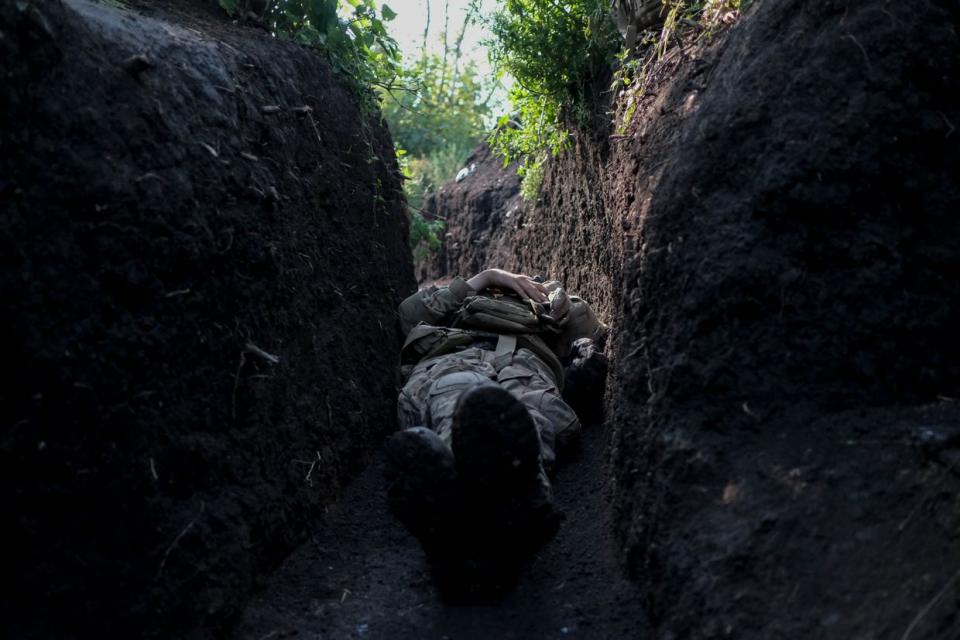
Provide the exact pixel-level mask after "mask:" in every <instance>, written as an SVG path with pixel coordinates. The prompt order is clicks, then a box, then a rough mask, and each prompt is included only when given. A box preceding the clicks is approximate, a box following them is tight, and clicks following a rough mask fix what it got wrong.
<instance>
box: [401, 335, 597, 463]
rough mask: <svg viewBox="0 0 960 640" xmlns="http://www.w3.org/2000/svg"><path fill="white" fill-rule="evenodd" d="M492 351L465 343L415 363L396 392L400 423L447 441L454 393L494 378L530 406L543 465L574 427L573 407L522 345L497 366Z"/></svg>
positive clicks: (457, 394) (552, 458) (576, 427)
mask: <svg viewBox="0 0 960 640" xmlns="http://www.w3.org/2000/svg"><path fill="white" fill-rule="evenodd" d="M495 355H496V354H495V352H494V351H493V350H491V349H484V348H479V347H470V348H467V349H464V350H463V351H459V352H456V353H450V354H446V355H442V356H437V357H435V358H428V359H426V360H423V361H421V362H420V363H418V364H417V365H416V366H415V367H414V369H413V371H412V373H411V374H410V378H409V379H408V380H407V383H406V385H404V387H403V390H402V391H401V392H400V397H399V399H398V403H397V407H398V415H399V418H400V426H401V428H403V429H407V428H410V427H415V426H426V427H428V428H430V429H432V430H433V431H435V432H436V433H438V434H439V435H440V437H441V438H442V439H443V440H444V441H445V442H446V443H447V444H448V445H449V444H451V436H452V429H453V424H452V418H453V409H454V407H455V405H456V403H457V399H458V398H459V397H460V394H461V393H462V392H463V391H464V390H466V389H467V388H469V387H472V386H474V385H477V384H498V385H500V386H501V387H503V388H504V389H506V390H507V391H509V392H510V393H512V394H513V395H514V396H515V397H516V398H517V399H518V400H520V402H522V403H523V405H524V406H525V407H526V408H527V410H528V411H529V412H530V415H531V417H532V418H533V420H534V423H535V424H536V426H537V431H538V433H539V435H540V451H541V461H542V463H543V466H544V468H545V469H547V470H549V469H550V468H551V467H552V465H553V463H554V462H555V460H556V448H557V446H558V445H559V446H562V445H563V444H564V443H566V442H568V441H569V440H570V439H572V438H573V437H574V436H575V435H576V434H577V433H578V432H579V431H580V421H579V420H578V419H577V416H576V414H575V413H574V411H573V409H571V408H570V406H569V405H567V403H565V402H564V401H563V400H562V398H561V397H560V393H559V391H558V390H557V386H556V384H554V382H553V373H552V372H551V371H550V369H549V368H548V367H547V366H546V365H545V364H544V363H543V362H542V361H541V360H540V359H539V358H538V357H537V356H536V355H534V354H533V352H531V351H529V350H528V349H522V348H521V349H518V350H517V351H516V352H515V353H514V354H513V356H512V358H511V360H510V362H509V363H508V364H507V365H506V366H504V367H502V368H501V369H500V370H499V371H497V369H496V367H495V366H494V361H495Z"/></svg>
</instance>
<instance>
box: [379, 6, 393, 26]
mask: <svg viewBox="0 0 960 640" xmlns="http://www.w3.org/2000/svg"><path fill="white" fill-rule="evenodd" d="M380 15H381V16H383V19H384V20H386V21H387V22H390V21H391V20H393V19H394V18H396V17H397V12H396V11H394V10H393V9H391V8H390V6H389V5H383V6H382V7H380Z"/></svg>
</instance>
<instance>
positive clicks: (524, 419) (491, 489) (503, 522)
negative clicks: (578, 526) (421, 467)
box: [452, 385, 560, 547]
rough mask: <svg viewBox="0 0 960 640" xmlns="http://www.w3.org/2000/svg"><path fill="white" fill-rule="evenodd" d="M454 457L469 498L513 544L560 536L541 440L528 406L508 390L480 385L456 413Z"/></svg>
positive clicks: (468, 393) (464, 396)
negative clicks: (514, 542)
mask: <svg viewBox="0 0 960 640" xmlns="http://www.w3.org/2000/svg"><path fill="white" fill-rule="evenodd" d="M452 435H453V453H454V458H455V459H456V465H457V471H458V473H459V477H460V481H461V485H462V487H463V491H464V495H465V497H466V498H467V500H468V501H469V502H470V503H472V504H474V505H476V506H477V508H478V509H479V510H480V511H482V512H485V513H487V514H488V515H489V518H490V523H491V525H492V526H493V527H494V528H495V529H499V530H500V531H501V532H502V533H503V534H507V535H510V536H511V537H513V536H514V535H515V534H519V535H518V537H513V540H514V541H517V540H519V538H520V537H522V538H525V539H526V540H525V541H526V542H527V543H529V544H530V545H531V546H534V547H536V546H539V545H540V544H542V543H543V542H546V541H547V540H548V539H550V537H552V536H553V534H554V533H556V530H557V527H558V526H559V523H560V515H559V514H558V512H557V511H556V509H555V508H554V506H553V501H552V500H551V495H550V485H549V482H548V481H547V479H546V476H545V475H544V474H543V470H542V468H541V465H540V437H539V435H538V433H537V428H536V425H535V424H534V422H533V418H532V417H531V416H530V413H529V412H528V411H527V409H526V407H524V406H523V404H522V403H521V402H520V401H519V400H517V399H516V398H515V397H514V396H513V395H512V394H511V393H510V392H509V391H507V390H505V389H503V388H502V387H498V386H495V385H481V386H477V387H473V388H471V389H468V390H467V391H465V392H464V393H463V394H462V395H461V396H460V398H459V399H458V401H457V405H456V407H455V408H454V411H453V434H452Z"/></svg>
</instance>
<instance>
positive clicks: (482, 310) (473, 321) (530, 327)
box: [451, 295, 562, 335]
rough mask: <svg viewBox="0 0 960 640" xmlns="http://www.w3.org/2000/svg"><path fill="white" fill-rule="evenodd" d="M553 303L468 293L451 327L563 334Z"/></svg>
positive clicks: (499, 332) (512, 332)
mask: <svg viewBox="0 0 960 640" xmlns="http://www.w3.org/2000/svg"><path fill="white" fill-rule="evenodd" d="M549 311H550V305H549V304H546V305H545V304H538V303H536V302H534V301H532V300H521V299H520V298H519V297H517V296H514V295H475V296H467V297H466V298H465V299H464V301H463V303H462V304H461V305H460V308H459V309H458V310H457V311H456V313H455V314H454V317H453V321H452V323H451V326H452V327H454V328H458V329H477V330H480V331H489V332H492V333H497V334H502V333H506V334H534V335H544V334H554V335H556V334H559V333H560V332H561V330H562V329H561V327H560V324H559V323H558V322H557V321H556V320H555V319H554V318H553V317H551V316H550V314H549Z"/></svg>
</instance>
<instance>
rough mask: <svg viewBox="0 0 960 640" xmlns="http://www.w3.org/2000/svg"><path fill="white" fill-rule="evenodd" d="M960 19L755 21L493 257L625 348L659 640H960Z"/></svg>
mask: <svg viewBox="0 0 960 640" xmlns="http://www.w3.org/2000/svg"><path fill="white" fill-rule="evenodd" d="M958 11H960V10H958V7H957V5H956V4H955V3H949V2H923V3H921V2H907V3H890V2H883V1H880V0H877V1H872V2H862V3H856V5H855V6H853V5H850V4H849V3H845V2H835V1H831V0H766V1H765V2H759V3H755V10H754V11H752V12H750V13H749V14H748V15H747V16H745V17H744V18H743V19H742V20H741V21H740V23H739V24H738V25H737V26H735V27H734V28H733V29H732V30H731V31H730V32H728V33H725V34H720V35H718V36H715V37H714V39H713V40H712V41H710V40H707V39H701V40H700V41H699V42H697V43H692V42H691V43H688V44H686V45H684V46H678V47H675V48H674V49H673V50H672V51H671V52H669V53H668V55H667V56H665V58H664V59H663V60H662V61H660V62H659V63H658V64H656V65H655V66H653V67H651V68H650V69H649V73H648V76H647V81H646V83H645V85H644V92H643V93H642V94H640V93H638V92H637V91H636V87H634V89H632V90H629V91H626V92H624V93H622V94H620V95H618V96H617V97H616V100H615V101H614V102H613V104H612V105H601V106H600V107H599V109H600V110H602V111H609V112H611V113H612V114H613V118H614V122H613V126H612V127H610V128H609V130H607V131H602V129H601V130H598V131H594V132H592V133H591V134H590V135H589V136H581V137H580V138H579V139H577V140H576V141H575V145H574V148H573V150H572V151H571V152H569V153H566V154H564V155H563V156H561V157H560V158H559V159H558V160H557V161H556V162H552V163H551V164H550V166H549V167H548V171H547V177H546V180H545V182H544V188H543V190H542V192H541V196H540V200H539V201H538V202H537V203H535V205H529V206H528V208H527V210H526V211H525V212H524V218H523V220H524V226H523V227H521V228H519V229H517V228H513V227H511V228H508V229H507V232H506V233H498V232H496V231H488V232H487V234H488V237H490V238H492V239H494V240H495V241H496V242H497V243H499V246H495V247H481V248H479V249H476V250H474V252H475V253H476V254H477V255H480V254H481V252H483V255H486V256H497V257H501V258H503V260H504V262H503V266H506V267H507V268H513V269H518V270H523V271H528V272H539V271H547V272H548V274H549V275H551V276H552V277H561V278H564V277H565V278H566V279H568V280H569V281H571V282H573V283H574V287H573V288H575V289H576V290H577V291H578V292H579V293H582V294H584V295H585V296H586V297H587V298H588V299H590V300H591V301H592V302H593V301H596V304H597V306H598V307H600V308H601V310H603V311H605V312H606V317H607V319H609V320H611V321H612V322H613V324H614V329H615V332H614V340H613V344H612V346H611V354H612V355H613V357H614V367H613V371H612V373H611V379H610V380H609V382H608V389H609V392H608V397H607V400H608V402H607V405H608V407H607V408H608V416H609V418H610V420H611V422H612V423H613V427H614V431H613V434H614V435H613V437H614V441H613V444H614V454H613V456H614V457H613V459H614V463H615V468H614V471H613V474H612V479H613V481H614V482H615V502H614V504H615V519H614V521H615V524H616V528H617V536H618V540H619V541H620V543H621V545H622V549H623V551H624V554H623V561H624V564H625V566H626V567H627V569H628V570H629V571H630V572H631V574H632V576H633V577H634V578H635V579H636V581H637V583H638V585H639V586H640V588H641V589H642V590H643V593H644V602H645V605H646V608H647V611H648V612H649V613H650V615H651V617H652V622H653V624H654V625H655V629H656V634H657V635H658V637H664V638H708V637H709V638H714V637H736V638H805V637H829V638H851V637H856V638H888V637H898V638H899V637H909V638H913V639H914V640H915V639H916V638H954V637H958V635H960V616H958V611H960V578H958V575H960V574H957V571H958V570H960V546H958V545H957V538H958V536H960V502H958V499H957V495H958V490H960V478H958V477H957V475H956V474H955V473H953V472H951V471H950V469H951V468H953V469H954V470H956V468H957V466H958V465H957V459H958V458H960V449H958V445H957V444H956V441H955V440H954V441H953V442H954V444H943V445H937V446H931V445H929V444H925V442H926V440H925V438H924V437H923V436H922V435H918V434H923V433H925V429H932V432H935V433H941V434H945V433H955V432H956V430H957V429H958V428H960V408H958V404H957V400H956V399H957V398H958V397H960V365H958V363H960V357H958V356H960V339H958V337H957V334H956V327H957V326H960V280H958V279H956V278H955V277H954V276H953V275H952V274H954V273H960V251H958V249H957V245H956V242H955V239H956V238H957V237H958V232H960V227H958V224H960V219H958V218H957V216H956V212H957V211H958V210H960V182H958V180H957V176H960V154H958V151H957V150H958V147H957V142H956V140H957V138H956V136H957V132H956V131H955V126H956V125H957V123H958V122H960V104H958V101H957V99H956V98H955V96H956V95H960V74H958V72H960V69H958V67H957V65H958V61H960V55H958V54H960V43H958V38H957V24H958V17H960V15H958ZM631 101H635V103H636V105H637V106H636V108H633V107H631V106H630V103H631ZM601 131H602V133H603V134H604V136H606V138H604V137H601V136H598V135H597V134H598V132H601ZM478 173H479V171H478ZM464 182H466V181H464ZM462 184H464V183H461V185H462ZM449 188H451V189H457V188H458V187H456V186H453V185H450V187H449ZM459 188H461V189H463V188H464V187H462V186H461V187H459ZM447 197H448V198H449V197H450V196H449V194H448V195H447ZM473 198H474V199H475V200H476V201H479V195H474V196H473ZM442 206H443V205H442V204H441V208H442ZM465 224H470V222H466V223H465ZM449 231H450V233H451V234H453V237H460V236H459V235H458V234H460V233H462V232H458V231H457V230H456V229H450V230H449ZM507 247H509V249H508V248H507ZM471 266H472V265H471V264H470V262H468V261H466V260H463V259H461V261H460V262H459V263H456V262H450V263H449V268H450V269H451V270H452V271H454V272H457V271H461V272H462V271H463V270H465V269H469V267H471ZM605 283H606V287H607V288H605ZM933 439H934V440H935V439H936V438H933ZM941 439H942V440H949V437H947V436H943V437H942V438H941Z"/></svg>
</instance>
